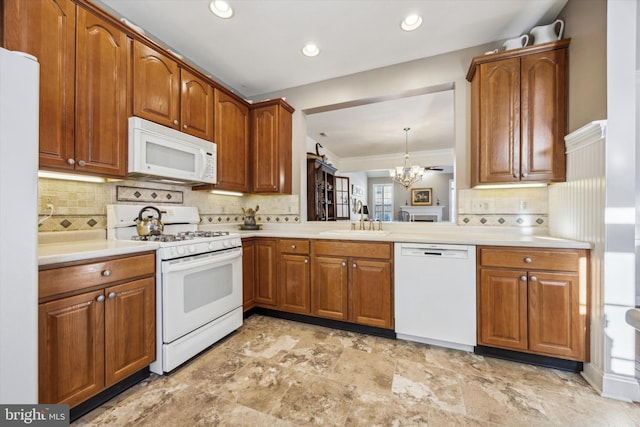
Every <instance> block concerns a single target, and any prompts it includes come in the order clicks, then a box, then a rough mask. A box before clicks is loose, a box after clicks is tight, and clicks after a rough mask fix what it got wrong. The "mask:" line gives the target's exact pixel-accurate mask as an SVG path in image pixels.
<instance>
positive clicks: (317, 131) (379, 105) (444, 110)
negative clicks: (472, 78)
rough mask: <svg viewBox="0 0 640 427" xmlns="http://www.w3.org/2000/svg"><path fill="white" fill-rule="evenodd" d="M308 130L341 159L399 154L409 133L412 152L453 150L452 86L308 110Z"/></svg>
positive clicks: (315, 138)
mask: <svg viewBox="0 0 640 427" xmlns="http://www.w3.org/2000/svg"><path fill="white" fill-rule="evenodd" d="M405 127H410V128H411V130H409V132H408V133H405V131H404V130H403V129H404V128H405ZM321 133H324V134H325V135H326V136H324V135H322V134H321ZM307 135H308V136H309V137H311V138H312V139H314V140H315V141H316V142H319V143H320V144H322V146H323V147H324V148H327V149H329V150H330V151H331V152H332V153H334V154H335V155H336V156H338V157H339V158H345V157H346V158H348V157H361V156H380V155H384V154H390V153H401V152H404V150H405V138H406V136H408V146H409V151H410V152H415V151H427V150H443V149H450V148H452V144H453V90H452V89H450V90H446V91H440V92H436V93H427V94H423V95H415V96H410V97H403V98H399V99H392V100H386V101H381V102H375V103H370V104H364V105H359V106H355V107H350V108H345V109H340V110H333V111H327V112H323V113H316V114H309V115H307ZM321 154H322V153H321ZM425 166H427V165H425Z"/></svg>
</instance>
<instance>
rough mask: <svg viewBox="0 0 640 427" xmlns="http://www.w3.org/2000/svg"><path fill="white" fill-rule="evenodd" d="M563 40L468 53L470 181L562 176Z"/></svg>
mask: <svg viewBox="0 0 640 427" xmlns="http://www.w3.org/2000/svg"><path fill="white" fill-rule="evenodd" d="M569 42H570V40H569V39H565V40H560V41H557V42H551V43H545V44H541V45H534V46H531V47H525V48H521V49H514V50H510V51H505V52H500V53H497V54H493V55H482V56H477V57H475V58H473V60H472V62H471V66H470V68H469V72H468V73H467V80H468V81H470V82H471V185H472V186H476V185H480V184H496V183H517V182H554V181H564V180H565V154H564V153H565V150H564V136H565V134H566V127H567V76H568V73H567V62H568V60H567V52H568V47H569Z"/></svg>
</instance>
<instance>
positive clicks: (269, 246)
mask: <svg viewBox="0 0 640 427" xmlns="http://www.w3.org/2000/svg"><path fill="white" fill-rule="evenodd" d="M276 243H277V242H276V239H270V238H258V239H256V240H255V243H254V244H255V248H254V254H253V255H254V264H253V268H254V273H253V274H254V280H255V288H254V292H255V293H254V299H255V302H256V304H263V305H267V306H275V305H277V304H278V301H277V295H276V292H277V291H276V289H277V287H276V280H277V278H276V272H277V268H278V267H277V245H276Z"/></svg>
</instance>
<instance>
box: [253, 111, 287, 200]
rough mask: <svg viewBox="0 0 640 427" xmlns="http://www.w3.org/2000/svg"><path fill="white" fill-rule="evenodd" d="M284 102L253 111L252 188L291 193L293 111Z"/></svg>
mask: <svg viewBox="0 0 640 427" xmlns="http://www.w3.org/2000/svg"><path fill="white" fill-rule="evenodd" d="M292 113H293V111H292V110H291V111H288V110H286V109H285V108H284V107H283V106H282V105H281V104H279V103H277V104H271V105H265V106H258V107H255V108H254V109H253V110H251V142H252V150H253V151H252V159H251V164H252V166H251V169H252V175H253V178H252V191H253V192H254V193H286V194H291V162H292V160H291V156H292V154H291V150H292V147H291V123H292V121H291V120H292V119H291V114H292Z"/></svg>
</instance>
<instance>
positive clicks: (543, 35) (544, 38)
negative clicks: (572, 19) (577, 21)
mask: <svg viewBox="0 0 640 427" xmlns="http://www.w3.org/2000/svg"><path fill="white" fill-rule="evenodd" d="M557 24H560V31H558V33H557V34H556V27H557ZM563 31H564V21H563V20H562V19H556V20H555V22H553V24H549V25H540V26H538V27H533V28H532V29H531V35H532V36H533V44H540V43H549V42H552V41H556V40H560V39H561V38H562V32H563Z"/></svg>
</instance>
